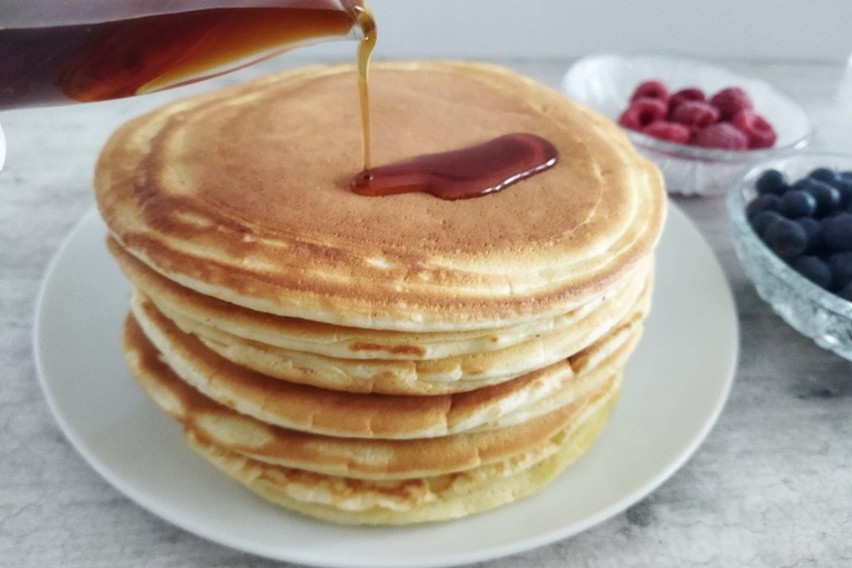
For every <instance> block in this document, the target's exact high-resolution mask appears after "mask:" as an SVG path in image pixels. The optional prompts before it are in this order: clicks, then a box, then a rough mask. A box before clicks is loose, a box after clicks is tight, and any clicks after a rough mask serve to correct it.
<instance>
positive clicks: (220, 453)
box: [186, 384, 619, 525]
mask: <svg viewBox="0 0 852 568" xmlns="http://www.w3.org/2000/svg"><path fill="white" fill-rule="evenodd" d="M618 392H619V390H618V387H617V384H616V385H614V388H611V389H609V390H607V391H604V392H603V393H602V394H601V395H600V397H599V398H597V399H593V400H592V401H591V402H590V403H589V404H588V405H587V406H586V407H585V408H584V409H583V412H582V414H581V416H579V417H578V419H577V420H576V421H575V422H574V423H572V424H571V425H570V426H569V427H568V428H566V429H565V430H563V431H562V432H560V433H559V434H557V435H556V436H554V437H553V438H552V439H551V442H550V444H549V446H548V447H546V448H537V449H536V450H533V451H529V452H527V453H526V454H524V455H520V456H515V457H514V458H510V459H508V460H504V461H502V462H497V463H493V464H488V465H483V466H479V467H476V468H473V469H470V470H466V471H463V472H458V473H453V474H447V475H440V476H429V477H420V478H414V479H408V480H400V481H375V482H371V481H365V480H354V479H351V478H346V477H338V476H326V475H322V474H317V473H313V472H306V471H304V470H299V469H295V468H287V467H282V466H276V465H272V464H268V463H265V462H261V461H258V460H253V459H251V458H247V457H246V456H243V455H241V454H237V453H234V452H231V451H228V450H226V449H222V448H219V447H217V446H215V445H214V444H211V443H210V442H209V441H207V440H204V439H203V438H200V437H199V436H197V435H196V434H194V433H193V432H192V431H191V430H187V431H186V438H187V441H188V442H189V444H190V446H191V447H192V448H194V449H195V450H196V451H198V452H199V453H201V454H202V455H203V456H204V457H205V458H207V459H208V460H210V461H211V462H212V463H213V464H214V465H215V466H217V467H218V468H220V469H221V470H222V471H223V472H225V473H226V474H227V475H228V476H230V477H232V478H234V479H236V480H237V481H240V482H241V483H243V484H244V485H245V486H247V487H248V488H249V489H251V490H252V491H254V492H256V493H258V494H259V495H261V496H262V497H263V498H265V499H267V500H269V501H272V502H274V503H277V504H279V505H281V506H283V507H285V508H287V509H290V510H293V511H296V512H298V513H301V514H304V515H308V516H310V517H315V518H319V519H323V520H326V521H331V522H334V523H340V524H381V525H403V524H411V523H423V522H435V521H446V520H450V519H456V518H459V517H464V516H467V515H471V514H474V513H479V512H482V511H486V510H489V509H493V508H495V507H499V506H501V505H505V504H507V503H511V502H514V501H517V500H518V499H521V498H523V497H527V496H529V495H532V494H534V493H536V492H538V491H541V490H542V489H543V488H544V487H545V486H547V485H548V484H549V483H550V482H551V481H552V480H553V479H554V478H555V477H556V476H557V475H558V474H559V473H561V472H562V471H563V470H564V469H565V468H566V467H568V466H569V465H570V464H571V463H573V462H574V461H576V460H577V459H578V458H579V457H580V456H581V455H582V454H584V453H585V452H586V451H587V450H588V449H589V447H590V446H591V445H592V443H593V442H594V441H595V439H596V438H597V436H598V434H599V433H600V431H601V429H602V428H603V425H604V423H605V422H606V418H607V417H608V416H609V412H610V410H611V408H612V405H613V404H614V402H615V399H616V398H617V395H618Z"/></svg>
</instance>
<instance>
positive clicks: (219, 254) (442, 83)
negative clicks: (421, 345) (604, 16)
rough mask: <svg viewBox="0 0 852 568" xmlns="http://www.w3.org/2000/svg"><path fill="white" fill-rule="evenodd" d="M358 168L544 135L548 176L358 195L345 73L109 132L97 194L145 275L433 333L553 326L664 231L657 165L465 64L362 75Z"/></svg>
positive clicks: (494, 73)
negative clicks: (486, 190)
mask: <svg viewBox="0 0 852 568" xmlns="http://www.w3.org/2000/svg"><path fill="white" fill-rule="evenodd" d="M370 97H371V113H372V120H373V122H372V132H373V146H372V152H373V156H374V160H375V161H376V162H377V163H378V164H381V163H390V162H394V161H398V160H402V159H406V158H410V157H412V156H416V155H420V154H424V153H432V152H443V151H447V150H451V149H457V148H462V147H466V146H470V145H473V144H478V143H481V142H485V141H487V140H490V139H492V138H495V137H497V136H500V135H503V134H507V133H510V132H530V133H533V134H538V135H539V136H542V137H544V138H546V139H548V140H550V141H551V142H552V143H553V144H554V145H555V146H556V147H557V149H558V151H559V160H558V163H557V164H556V166H555V167H553V168H551V169H550V170H548V171H546V172H544V173H542V174H539V175H536V176H533V177H532V178H529V179H527V180H524V181H522V182H520V183H518V184H516V185H514V186H512V187H509V188H508V189H506V190H504V191H502V192H499V193H496V194H490V195H487V196H484V197H479V198H474V199H466V200H459V201H444V200H441V199H438V198H436V197H433V196H431V195H428V194H419V193H415V194H404V195H395V196H388V197H364V196H360V195H356V194H354V193H352V192H351V191H350V190H349V188H348V183H349V179H350V178H351V177H352V175H353V174H355V173H356V172H357V171H358V170H359V169H360V167H361V164H360V155H361V129H360V128H361V127H360V109H359V107H358V100H357V96H356V86H355V74H354V71H353V69H352V68H351V67H349V66H334V67H309V68H303V69H299V70H295V71H290V72H286V73H283V74H280V75H277V76H272V77H267V78H263V79H261V80H258V81H255V82H252V83H249V84H246V85H242V86H238V87H235V88H231V89H227V90H224V91H220V92H217V93H214V94H211V95H205V96H202V97H197V98H193V99H189V100H186V101H182V102H178V103H174V104H171V105H169V106H166V107H164V108H162V109H160V110H158V111H155V112H153V113H151V114H149V115H146V116H143V117H141V118H139V119H136V120H133V121H131V122H129V123H128V124H126V125H125V126H123V127H122V128H121V129H119V130H118V131H117V132H116V134H114V135H113V137H112V138H111V140H110V141H109V143H108V144H107V146H106V147H105V149H104V151H103V152H102V154H101V157H100V159H99V162H98V168H97V173H96V184H95V185H96V197H97V200H98V203H99V207H100V209H101V213H102V215H103V217H104V219H105V221H106V222H107V224H108V226H109V228H110V231H111V233H112V235H113V236H114V237H115V238H116V239H117V240H118V241H119V242H120V243H121V244H122V246H123V247H124V248H125V249H126V250H127V251H128V252H130V253H131V254H133V255H134V256H136V257H137V258H138V259H140V260H141V261H143V262H144V263H145V264H147V265H148V266H150V267H151V268H153V269H154V270H156V271H157V272H159V273H160V274H163V275H164V276H166V277H167V278H169V279H171V280H174V281H175V282H178V283H180V284H182V285H184V286H186V287H188V288H191V289H194V290H196V291H198V292H200V293H202V294H205V295H209V296H212V297H215V298H219V299H221V300H224V301H228V302H232V303H234V304H238V305H241V306H244V307H247V308H251V309H254V310H258V311H262V312H269V313H274V314H278V315H284V316H294V317H300V318H304V319H309V320H314V321H322V322H328V323H333V324H337V325H349V326H353V327H362V328H377V329H398V330H404V331H439V330H459V329H478V328H489V327H497V326H506V325H514V324H518V323H522V322H525V321H532V320H535V319H538V318H541V317H546V316H554V315H557V314H560V313H565V312H567V311H568V310H570V309H572V308H574V307H576V306H579V305H582V304H583V303H584V302H585V301H588V300H589V299H590V298H593V297H594V296H595V295H596V294H600V292H601V291H602V290H606V289H607V288H610V287H611V286H613V285H615V284H616V283H617V282H618V280H619V278H620V277H622V276H624V275H626V274H627V273H628V272H629V271H630V269H631V268H633V267H634V266H635V265H636V263H638V262H640V261H641V260H642V259H644V258H646V257H647V256H648V255H649V254H650V252H651V250H652V248H653V246H654V244H655V243H656V240H657V238H658V237H659V233H660V230H661V227H662V221H663V217H664V210H665V193H664V190H663V187H662V182H661V178H660V176H659V173H658V171H657V170H656V169H655V168H654V167H653V166H652V165H651V164H650V163H648V162H647V161H645V160H644V159H642V158H641V157H639V156H638V155H637V154H636V153H635V152H634V150H633V149H632V147H631V146H630V145H629V143H628V141H627V140H626V138H625V137H624V136H623V135H622V133H621V132H620V131H619V129H618V128H617V127H616V126H615V125H613V124H612V123H611V122H610V121H608V120H607V119H605V118H603V117H601V116H599V115H597V114H595V113H593V112H592V111H590V110H588V109H586V108H585V107H581V106H578V105H576V104H574V103H573V102H571V101H569V100H568V99H566V98H565V97H563V96H561V95H560V94H559V93H557V92H554V91H552V90H550V89H547V88H545V87H543V86H541V85H538V84H536V83H534V82H532V81H530V80H528V79H526V78H523V77H520V76H518V75H516V74H514V73H512V72H510V71H507V70H504V69H501V68H497V67H493V66H486V65H481V64H472V63H457V62H412V63H390V64H376V65H374V66H373V68H372V70H371V76H370Z"/></svg>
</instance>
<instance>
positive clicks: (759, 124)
mask: <svg viewBox="0 0 852 568" xmlns="http://www.w3.org/2000/svg"><path fill="white" fill-rule="evenodd" d="M731 124H733V125H734V126H736V127H737V128H739V129H740V130H742V131H743V132H744V133H745V135H746V136H747V137H748V147H749V148H752V149H755V148H771V147H772V146H774V145H775V138H776V136H775V130H774V129H773V128H772V125H771V124H769V122H767V121H766V119H765V118H763V117H762V116H760V115H759V114H757V113H756V112H754V111H753V110H748V109H743V110H741V111H739V112H738V113H737V114H735V115H734V117H733V118H732V119H731Z"/></svg>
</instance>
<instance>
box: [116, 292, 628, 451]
mask: <svg viewBox="0 0 852 568" xmlns="http://www.w3.org/2000/svg"><path fill="white" fill-rule="evenodd" d="M136 307H137V308H138V309H137V310H136V311H135V312H134V318H133V319H132V320H131V321H133V322H134V325H137V324H138V325H140V327H141V329H142V330H143V332H144V334H145V336H146V337H147V338H148V340H149V341H150V342H151V343H152V344H153V345H154V347H155V348H156V349H157V351H159V353H160V356H161V357H162V358H163V360H164V362H165V363H166V364H167V365H168V366H169V367H171V368H172V370H173V371H174V373H175V375H176V376H178V377H180V379H181V380H182V381H184V382H186V383H187V384H189V385H191V386H192V387H194V388H196V389H197V390H199V391H201V392H202V393H203V394H205V395H206V396H207V397H209V398H211V399H213V400H215V401H217V402H219V403H220V404H223V405H225V406H227V407H230V408H232V409H234V410H236V411H237V412H240V413H242V414H246V415H249V416H253V417H254V418H257V419H258V420H260V421H262V422H266V423H268V424H273V425H276V426H281V427H284V428H290V429H294V430H300V431H304V432H311V433H317V434H324V435H329V436H338V437H351V438H382V439H411V438H424V437H436V436H445V435H448V434H455V433H459V432H464V431H470V430H475V429H494V428H500V427H503V426H505V425H508V424H512V423H517V422H519V421H523V420H527V419H529V418H531V417H534V416H538V415H541V414H544V413H546V412H549V411H551V410H553V409H554V407H555V406H561V405H566V404H570V403H571V402H573V401H574V400H575V399H577V398H580V397H582V396H583V395H585V394H586V393H588V392H589V391H590V390H593V389H594V388H596V387H597V386H599V384H600V383H601V382H602V381H605V380H606V379H607V377H609V376H611V375H612V374H613V373H614V372H616V371H620V370H621V369H622V368H623V366H624V364H625V362H626V360H627V358H628V356H629V354H630V352H631V351H632V349H633V347H634V345H635V341H629V340H628V337H627V335H625V334H624V333H621V332H623V331H625V330H626V331H628V332H629V331H632V330H634V329H636V328H638V327H639V325H640V322H641V318H639V317H637V318H635V319H633V320H627V321H625V322H624V324H623V328H619V329H618V333H613V335H612V341H606V340H605V341H602V342H601V345H600V346H595V347H593V348H590V350H591V349H596V350H599V352H600V353H601V354H602V355H601V356H600V357H589V356H588V355H587V353H586V352H581V353H579V354H578V360H579V361H581V362H582V363H583V364H587V363H588V362H589V361H590V360H594V361H595V363H596V364H595V365H594V366H593V367H591V368H588V367H580V368H579V369H578V372H577V373H575V372H574V369H573V368H572V366H571V360H570V359H568V360H565V361H562V362H560V363H557V364H554V365H551V366H550V367H546V368H544V369H540V370H539V371H537V372H535V373H530V374H529V375H526V376H523V377H519V378H518V379H515V380H513V381H509V382H506V383H502V384H498V385H494V386H491V387H486V388H482V389H477V390H475V391H471V392H465V393H456V394H451V395H440V396H428V397H424V396H401V395H379V394H353V393H345V392H338V391H331V390H327V389H320V388H316V387H310V386H306V385H299V384H295V383H289V382H286V381H282V380H278V379H272V378H270V377H267V376H265V375H262V374H260V373H257V372H255V371H251V370H249V369H245V368H243V367H240V366H238V365H235V364H234V363H231V362H230V361H228V360H226V359H223V358H222V357H220V356H218V355H216V354H215V353H213V352H212V351H210V350H209V349H207V348H206V347H204V345H203V344H202V343H201V342H200V341H198V340H197V339H195V338H194V337H193V336H192V335H190V334H186V333H184V332H182V331H180V330H179V329H178V328H177V327H176V326H175V325H174V324H172V323H171V322H170V321H169V320H168V319H167V318H165V317H164V316H162V315H161V314H159V313H158V312H157V311H156V309H154V308H153V306H151V304H150V303H147V304H146V303H144V302H143V303H141V304H138V305H137V306H136ZM601 359H602V360H601Z"/></svg>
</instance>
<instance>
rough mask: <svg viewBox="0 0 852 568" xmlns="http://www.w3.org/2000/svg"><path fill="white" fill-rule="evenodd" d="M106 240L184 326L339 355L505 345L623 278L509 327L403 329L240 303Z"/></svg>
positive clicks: (557, 326) (576, 315) (574, 313)
mask: <svg viewBox="0 0 852 568" xmlns="http://www.w3.org/2000/svg"><path fill="white" fill-rule="evenodd" d="M108 245H109V249H110V252H111V253H112V255H113V256H114V257H115V258H116V260H117V261H118V263H119V265H120V266H121V268H122V270H123V271H124V274H125V275H126V276H127V277H128V278H129V279H130V281H131V282H133V285H134V286H135V287H136V288H137V289H139V290H140V291H141V292H142V293H143V294H144V295H145V297H147V298H148V299H150V300H151V301H152V302H154V304H155V305H156V306H157V309H158V310H159V311H160V312H161V313H162V314H164V315H165V316H166V317H168V318H169V319H171V320H172V321H178V322H180V326H181V328H182V329H183V330H184V331H187V332H190V333H191V332H194V331H195V330H197V329H199V328H202V327H208V328H212V329H213V330H214V331H219V332H222V333H226V334H230V335H233V336H236V337H240V338H243V339H248V340H251V341H255V342H258V343H262V344H266V345H270V346H273V347H280V348H282V349H290V350H293V351H298V352H303V353H315V354H317V355H324V356H326V357H335V358H341V359H401V360H411V361H418V360H432V359H444V358H447V357H453V356H458V355H466V354H471V353H483V352H486V351H496V350H498V349H505V348H506V347H511V346H512V345H516V344H518V343H522V342H524V341H529V340H530V339H533V338H535V337H536V336H541V335H544V334H548V333H552V332H556V331H562V330H565V329H568V328H569V327H570V326H571V325H573V324H574V323H575V322H577V321H579V320H580V319H581V318H583V317H585V316H586V315H588V314H589V313H591V311H592V310H594V309H595V308H596V307H597V306H599V305H600V304H601V303H602V302H604V301H605V300H606V299H607V298H609V297H611V296H612V295H613V294H617V293H619V292H620V291H621V289H622V288H623V285H626V284H627V283H623V285H622V286H616V287H613V288H614V289H610V290H607V291H606V292H605V293H604V295H602V296H600V297H597V298H595V299H594V300H592V301H589V302H587V303H585V304H583V305H582V306H580V307H579V308H577V309H574V310H571V311H570V312H568V313H566V314H562V315H559V316H555V317H553V318H542V319H540V320H535V321H532V322H529V323H526V324H521V325H517V326H514V327H502V328H493V329H482V330H464V331H447V332H432V333H406V332H398V331H388V330H376V329H366V328H356V327H343V326H337V325H331V324H326V323H322V322H316V321H311V320H305V319H298V318H290V317H282V316H275V315H273V314H268V313H263V312H257V311H254V310H248V309H245V308H241V307H240V306H237V305H235V304H230V303H228V302H223V301H221V300H217V299H216V298H211V297H210V296H204V295H201V294H199V293H197V292H195V291H193V290H191V289H189V288H186V287H184V286H180V285H178V284H177V283H175V282H172V281H171V280H168V279H167V278H164V277H163V276H161V275H159V274H158V273H156V272H154V271H153V270H151V269H150V268H148V267H147V266H146V265H145V264H143V263H142V262H140V261H139V260H138V259H136V258H135V257H134V256H133V255H131V254H129V253H128V252H127V251H125V250H124V249H123V248H121V246H120V245H119V244H118V243H117V242H116V241H115V239H112V238H110V239H108ZM318 386H319V385H318Z"/></svg>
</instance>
